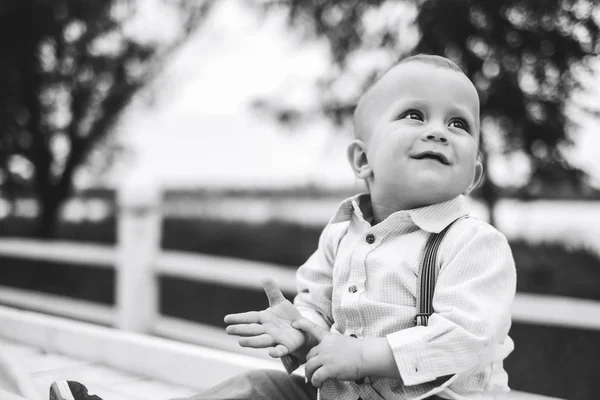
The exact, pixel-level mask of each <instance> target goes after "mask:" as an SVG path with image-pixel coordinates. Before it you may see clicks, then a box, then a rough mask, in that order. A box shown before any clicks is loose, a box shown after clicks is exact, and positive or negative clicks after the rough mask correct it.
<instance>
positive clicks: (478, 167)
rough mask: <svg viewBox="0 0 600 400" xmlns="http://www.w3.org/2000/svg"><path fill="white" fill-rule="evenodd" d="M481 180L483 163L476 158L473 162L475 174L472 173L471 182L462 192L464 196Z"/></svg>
mask: <svg viewBox="0 0 600 400" xmlns="http://www.w3.org/2000/svg"><path fill="white" fill-rule="evenodd" d="M481 182H483V164H482V163H481V161H479V160H477V161H476V162H475V174H474V175H473V182H471V184H470V185H469V187H468V188H467V190H465V192H464V193H463V194H464V195H465V196H466V195H468V194H469V193H471V192H472V191H473V190H475V189H476V188H477V187H478V186H479V185H480V184H481Z"/></svg>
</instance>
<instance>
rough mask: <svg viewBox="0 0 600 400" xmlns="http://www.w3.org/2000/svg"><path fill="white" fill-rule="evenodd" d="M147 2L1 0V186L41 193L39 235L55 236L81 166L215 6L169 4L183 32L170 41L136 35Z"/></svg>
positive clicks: (206, 0) (208, 0)
mask: <svg viewBox="0 0 600 400" xmlns="http://www.w3.org/2000/svg"><path fill="white" fill-rule="evenodd" d="M145 1H146V0H144V1H138V2H136V1H135V0H103V1H80V0H19V1H11V0H3V1H2V2H1V3H0V27H1V28H0V29H1V34H0V46H1V47H0V51H1V52H2V57H1V60H2V61H0V82H1V88H2V90H0V105H1V107H0V189H1V190H2V191H3V193H4V194H9V195H10V194H12V195H14V194H17V193H28V194H33V196H34V197H35V198H36V199H37V201H38V204H39V205H40V217H39V226H38V230H37V232H36V233H37V236H39V237H46V238H47V237H51V236H52V235H53V231H54V228H55V224H56V222H57V218H58V212H59V209H60V206H61V205H62V204H63V202H64V201H65V200H66V199H67V198H68V196H69V195H70V194H71V192H72V190H73V178H74V174H75V172H76V171H77V169H78V168H79V167H80V166H81V165H82V164H83V163H85V162H86V159H87V158H88V156H89V155H90V152H91V151H92V150H93V149H94V148H95V146H97V145H98V144H99V143H101V142H102V140H104V139H105V138H106V137H107V135H108V134H109V133H110V131H111V129H112V127H113V126H114V125H115V123H116V122H117V121H118V119H119V117H120V115H121V113H122V112H123V110H124V109H125V108H126V107H127V105H128V104H129V102H130V101H131V100H132V98H133V96H134V95H135V94H136V93H138V92H139V91H140V90H141V89H142V88H143V87H144V86H145V85H146V84H147V83H148V82H149V81H151V80H152V78H153V77H154V76H156V74H157V73H158V72H159V71H160V67H161V65H162V63H163V62H164V61H165V60H166V59H167V58H168V56H169V55H171V54H172V53H173V52H174V51H175V50H176V49H177V48H178V47H179V46H180V45H181V44H182V43H183V42H184V41H185V39H186V38H187V37H188V36H189V35H190V34H191V32H193V31H194V29H195V28H197V27H198V26H199V25H200V23H201V22H202V21H203V20H204V19H205V17H206V15H207V14H208V12H209V11H210V9H211V6H212V4H213V3H214V0H198V1H189V0H171V1H166V0H160V1H162V2H163V3H160V4H162V6H163V7H164V12H165V14H163V15H161V18H165V19H166V16H167V15H166V14H168V15H170V16H172V17H173V18H174V19H175V20H176V21H177V25H178V28H179V29H178V30H177V31H174V32H173V33H172V34H171V35H170V37H166V38H165V39H164V40H160V39H158V38H154V39H151V38H150V39H149V38H147V37H144V36H143V35H141V34H140V33H139V32H137V31H136V30H135V29H134V28H135V25H134V23H135V22H136V21H139V20H136V18H139V15H140V14H139V7H140V6H142V5H143V3H144V2H145ZM158 5H159V4H158V3H156V4H155V6H158Z"/></svg>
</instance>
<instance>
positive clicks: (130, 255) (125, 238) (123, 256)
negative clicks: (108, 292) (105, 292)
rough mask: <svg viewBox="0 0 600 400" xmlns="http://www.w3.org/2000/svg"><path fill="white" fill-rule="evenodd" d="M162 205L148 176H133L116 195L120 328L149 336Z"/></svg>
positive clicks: (155, 299)
mask: <svg viewBox="0 0 600 400" xmlns="http://www.w3.org/2000/svg"><path fill="white" fill-rule="evenodd" d="M161 202H162V192H161V190H160V188H159V186H158V185H157V183H156V181H155V180H154V179H152V178H151V177H149V176H143V175H139V174H133V175H132V176H131V177H130V178H129V179H127V180H126V181H125V183H124V184H123V185H122V186H121V187H120V188H119V191H118V193H117V204H118V207H119V212H118V219H117V241H118V243H117V249H118V250H117V268H116V270H117V274H116V289H117V290H116V295H117V301H116V302H117V315H118V317H117V327H119V328H121V329H123V330H127V331H132V332H139V333H147V332H149V331H150V328H151V324H152V322H153V321H154V318H155V316H156V314H157V309H158V293H157V292H158V284H157V279H156V277H155V276H154V273H153V263H154V261H155V259H156V255H157V253H158V251H159V250H160V241H161V222H162V215H161V213H162V209H161Z"/></svg>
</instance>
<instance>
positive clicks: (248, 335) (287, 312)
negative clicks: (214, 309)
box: [225, 279, 305, 357]
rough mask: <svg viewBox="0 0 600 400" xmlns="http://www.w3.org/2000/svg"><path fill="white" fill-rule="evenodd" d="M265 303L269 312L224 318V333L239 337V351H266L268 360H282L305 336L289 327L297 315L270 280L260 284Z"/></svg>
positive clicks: (293, 350) (253, 312)
mask: <svg viewBox="0 0 600 400" xmlns="http://www.w3.org/2000/svg"><path fill="white" fill-rule="evenodd" d="M263 287H264V289H265V293H266V294H267V297H268V299H269V308H267V309H265V310H262V311H249V312H245V313H240V314H229V315H226V316H225V323H226V324H228V325H229V326H227V328H226V330H225V331H226V332H227V333H228V334H230V335H237V336H241V338H240V339H239V344H240V346H242V347H252V348H258V349H262V348H269V355H270V356H271V357H282V356H284V355H287V354H290V353H292V352H295V351H296V350H298V349H300V348H301V347H302V346H303V345H304V343H305V335H304V334H303V333H302V332H301V331H299V330H297V329H294V328H293V327H292V321H294V320H296V319H298V318H300V316H301V315H300V312H299V311H298V310H297V309H296V307H294V305H293V304H292V303H291V302H290V301H289V300H287V299H286V298H285V297H284V296H283V293H281V290H279V288H278V287H277V286H276V285H275V282H273V280H272V279H265V280H264V281H263Z"/></svg>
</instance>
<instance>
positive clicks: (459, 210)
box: [408, 195, 469, 233]
mask: <svg viewBox="0 0 600 400" xmlns="http://www.w3.org/2000/svg"><path fill="white" fill-rule="evenodd" d="M408 214H409V215H410V218H411V219H412V220H413V222H414V223H415V225H417V226H418V227H419V228H421V229H423V230H424V231H427V232H432V233H439V232H441V231H442V230H444V228H445V227H447V226H448V225H450V224H451V223H452V222H453V221H454V220H456V219H458V218H460V217H463V216H465V215H468V214H469V208H468V206H467V201H466V199H465V196H463V195H460V196H457V197H455V198H453V199H452V200H448V201H445V202H443V203H438V204H432V205H430V206H426V207H420V208H415V209H413V210H408Z"/></svg>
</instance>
